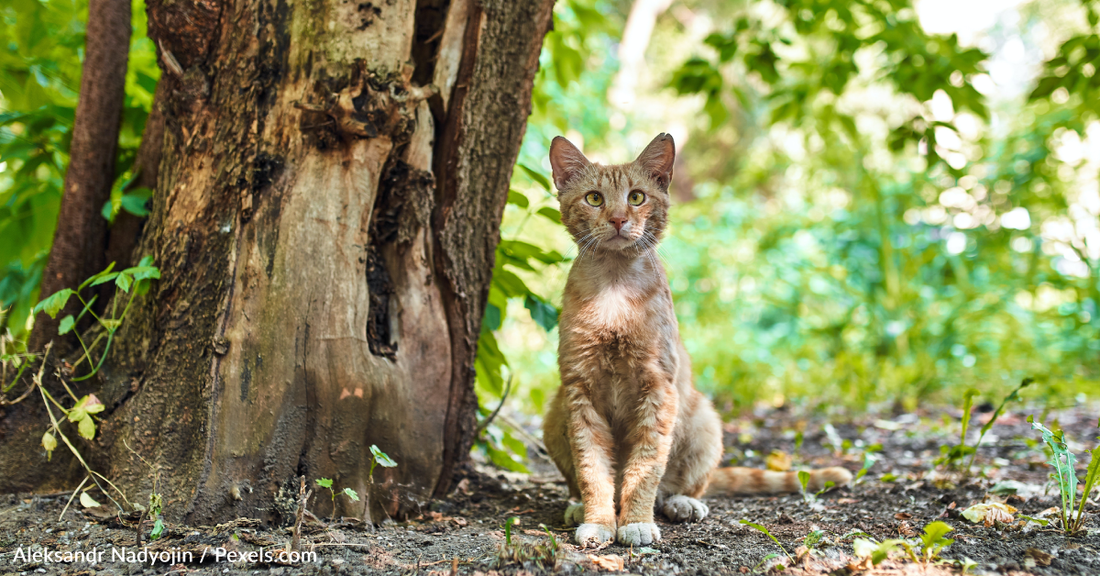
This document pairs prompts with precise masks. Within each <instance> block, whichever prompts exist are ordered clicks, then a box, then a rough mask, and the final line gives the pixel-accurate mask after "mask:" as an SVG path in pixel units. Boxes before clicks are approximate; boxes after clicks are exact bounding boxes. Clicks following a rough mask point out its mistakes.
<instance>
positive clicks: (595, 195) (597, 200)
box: [584, 192, 603, 208]
mask: <svg viewBox="0 0 1100 576" xmlns="http://www.w3.org/2000/svg"><path fill="white" fill-rule="evenodd" d="M584 201H585V202H588V204H589V205H591V206H596V207H597V208H598V207H600V206H603V196H601V195H600V193H599V192H589V193H588V194H585V195H584Z"/></svg>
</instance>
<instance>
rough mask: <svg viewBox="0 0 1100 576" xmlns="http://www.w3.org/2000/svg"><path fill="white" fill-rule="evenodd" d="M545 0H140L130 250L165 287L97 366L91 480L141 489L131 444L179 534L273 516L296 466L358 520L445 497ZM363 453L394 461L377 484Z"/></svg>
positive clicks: (469, 398)
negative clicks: (152, 133)
mask: <svg viewBox="0 0 1100 576" xmlns="http://www.w3.org/2000/svg"><path fill="white" fill-rule="evenodd" d="M551 4H552V2H551V0H530V1H523V2H514V1H510V0H485V1H483V2H476V1H474V0H454V1H452V2H445V1H441V0H420V1H419V2H414V1H413V0H381V1H379V2H374V3H372V2H347V1H346V0H316V1H314V2H312V3H308V4H295V5H289V4H287V3H285V2H283V0H234V1H228V0H226V1H221V0H199V1H197V2H183V3H180V2H171V3H169V2H165V3H151V4H150V7H149V23H150V36H151V37H152V38H154V39H155V41H156V42H157V46H158V48H159V52H160V56H161V59H162V63H163V68H164V72H165V74H164V76H163V77H162V80H161V82H162V83H167V84H166V88H165V89H166V90H167V91H168V93H169V97H168V98H167V99H166V103H165V105H166V108H165V110H166V114H165V118H166V127H165V133H164V148H163V154H164V156H163V158H162V160H161V162H160V168H161V170H160V174H159V177H158V179H157V188H156V192H155V194H154V196H153V205H152V212H151V214H150V217H149V221H148V223H147V224H146V228H145V233H144V234H143V237H142V240H141V244H140V246H139V247H138V250H137V252H136V254H151V255H153V256H154V258H155V260H156V265H157V266H159V267H160V268H161V270H162V278H161V280H160V281H159V282H157V283H156V284H155V285H154V287H153V289H152V291H151V292H150V293H149V295H148V296H146V297H145V298H143V299H141V300H140V302H138V303H137V304H135V308H134V309H133V310H132V312H131V316H130V317H129V318H127V320H126V322H125V324H124V326H123V328H122V330H121V331H120V332H119V334H118V336H116V343H117V344H116V347H115V349H113V350H112V353H111V356H110V357H109V360H108V363H107V366H106V367H105V369H104V370H103V371H102V373H101V376H100V378H99V380H100V383H99V388H98V389H97V393H98V394H99V397H100V398H101V399H102V400H103V402H104V403H105V404H106V405H107V407H108V408H107V410H106V411H105V412H104V413H103V416H104V418H103V419H102V426H101V433H100V437H99V438H98V439H97V443H96V447H95V448H96V449H95V457H94V458H93V461H94V466H98V467H101V468H102V469H106V470H108V471H109V476H110V477H111V478H112V479H113V480H114V481H115V482H116V483H120V482H121V485H123V486H126V487H129V488H130V489H131V490H134V489H136V488H138V487H141V490H142V492H139V493H143V491H144V490H147V489H148V487H149V485H150V479H149V476H150V470H148V469H147V468H145V466H144V465H143V464H142V463H141V462H140V461H139V460H138V458H136V457H135V456H134V455H133V454H132V453H130V451H129V448H127V446H129V447H130V448H133V449H134V450H135V451H136V452H137V453H138V454H141V455H142V457H143V458H145V459H146V460H147V461H150V462H152V463H154V465H155V466H157V467H158V468H159V469H160V472H161V475H160V478H161V480H160V489H161V490H162V491H163V493H164V494H165V500H166V501H173V502H174V504H173V505H172V506H171V507H169V508H168V509H167V510H166V513H167V514H168V515H170V516H172V517H175V518H181V517H183V518H186V519H187V520H189V521H192V522H210V521H216V520H222V519H225V518H232V517H236V516H239V515H247V516H257V517H261V518H265V519H276V518H278V517H280V516H281V515H284V514H285V513H286V512H287V511H286V510H285V509H280V507H279V506H280V505H279V503H280V502H283V503H287V504H288V505H289V506H293V505H294V504H293V495H294V494H296V490H297V488H296V487H297V484H296V483H293V486H294V490H293V492H291V491H287V492H286V494H285V496H287V498H281V497H280V492H281V490H282V489H283V488H284V487H286V486H288V483H291V482H293V479H294V478H296V477H297V476H299V475H304V476H306V477H307V478H308V479H309V480H310V481H311V482H312V480H313V479H315V478H320V477H327V478H332V479H334V480H335V485H336V486H337V487H338V488H343V487H350V488H353V489H355V490H357V491H359V493H360V494H368V493H369V494H371V495H372V498H371V499H370V500H371V503H372V510H373V513H372V514H371V516H372V517H373V518H374V519H379V518H382V517H384V515H390V516H395V515H400V514H402V513H403V512H404V511H407V510H409V509H415V508H416V507H417V506H418V505H419V504H420V503H422V502H423V501H424V500H425V499H426V498H428V497H430V495H431V494H432V493H433V492H435V493H441V492H443V491H445V490H446V489H447V487H448V486H449V483H450V480H451V473H452V471H453V469H454V467H455V465H456V464H457V463H458V462H460V461H461V460H462V459H464V458H465V456H466V454H467V453H468V451H469V447H470V444H471V442H472V440H473V438H472V434H473V431H474V412H475V408H476V398H475V396H474V394H473V382H474V378H473V377H474V373H473V365H474V357H475V354H476V342H477V336H478V333H479V331H480V325H481V317H482V313H483V310H484V305H485V300H486V298H487V294H488V286H489V278H490V274H491V271H492V267H493V254H494V252H495V248H496V244H497V242H498V241H499V224H500V217H501V214H502V212H503V209H504V204H505V200H506V197H507V190H508V181H509V178H510V175H511V170H512V166H513V164H514V162H515V159H516V155H517V153H518V149H519V144H520V141H521V139H522V135H523V131H524V128H525V124H526V118H527V116H528V114H529V112H530V96H531V86H532V83H533V79H534V74H535V72H536V69H537V64H538V54H539V49H540V46H541V43H542V38H543V36H544V34H545V33H546V31H547V29H548V27H549V25H550V10H551ZM212 30H213V31H216V32H214V33H212V32H211V31H212ZM39 435H40V432H39ZM372 444H377V445H378V446H379V448H381V449H382V450H383V451H385V452H387V453H388V454H389V455H390V456H391V457H393V458H394V459H395V460H396V461H397V462H398V464H399V465H398V466H397V467H396V468H390V469H382V468H379V469H376V470H375V473H374V484H373V488H371V487H370V482H369V479H368V470H369V468H370V452H369V447H370V446H371V445H372ZM3 452H4V449H3V448H0V464H2V463H3V461H4V455H3ZM21 481H22V482H24V483H30V484H33V478H29V477H24V478H22V479H21ZM15 484H16V483H15V482H11V481H9V482H8V483H7V485H3V483H2V482H0V488H6V489H9V490H10V489H12V488H13V487H16V486H15ZM338 504H339V506H340V509H339V510H338V511H337V513H340V514H345V515H354V516H360V517H362V516H364V515H365V513H366V512H367V510H365V508H364V507H365V505H366V504H365V503H359V504H355V503H353V502H350V501H347V500H346V499H338ZM325 505H326V504H325V503H324V502H323V501H316V502H315V506H316V507H318V508H320V509H319V510H315V512H320V513H324V514H328V513H330V512H331V510H326V509H325Z"/></svg>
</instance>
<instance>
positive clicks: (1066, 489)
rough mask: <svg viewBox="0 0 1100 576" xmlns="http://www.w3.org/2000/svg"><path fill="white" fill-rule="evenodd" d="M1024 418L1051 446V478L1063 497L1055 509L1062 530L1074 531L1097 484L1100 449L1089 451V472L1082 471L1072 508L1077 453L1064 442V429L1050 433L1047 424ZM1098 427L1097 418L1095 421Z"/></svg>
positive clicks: (1029, 417) (1099, 425)
mask: <svg viewBox="0 0 1100 576" xmlns="http://www.w3.org/2000/svg"><path fill="white" fill-rule="evenodd" d="M1027 421H1028V422H1030V423H1031V427H1032V428H1033V429H1035V430H1038V431H1039V432H1040V433H1041V434H1042V436H1043V442H1046V444H1047V446H1048V447H1049V448H1050V461H1049V464H1050V465H1051V466H1052V467H1054V472H1053V473H1051V475H1050V476H1051V478H1054V479H1055V480H1057V482H1058V491H1059V493H1060V494H1061V496H1062V506H1061V507H1060V508H1059V509H1058V513H1059V519H1060V520H1061V521H1062V530H1063V531H1064V532H1065V533H1066V534H1074V533H1076V532H1078V531H1079V530H1081V528H1082V527H1083V526H1084V524H1085V502H1087V501H1088V498H1089V495H1090V494H1092V489H1093V487H1094V486H1096V482H1097V477H1098V476H1100V449H1093V450H1092V452H1091V453H1090V454H1091V455H1092V459H1091V461H1090V462H1089V467H1088V471H1087V472H1085V491H1084V493H1083V494H1081V502H1080V505H1079V506H1077V510H1076V511H1074V501H1075V499H1076V498H1077V471H1076V470H1075V467H1076V465H1077V456H1075V455H1074V454H1073V452H1070V451H1069V447H1068V446H1067V445H1066V437H1065V432H1063V431H1061V430H1059V431H1058V432H1052V431H1051V430H1050V429H1049V428H1047V427H1046V426H1043V425H1042V424H1040V423H1039V422H1036V421H1035V418H1034V417H1033V416H1028V417H1027ZM1096 425H1097V427H1098V428H1100V421H1097V423H1096Z"/></svg>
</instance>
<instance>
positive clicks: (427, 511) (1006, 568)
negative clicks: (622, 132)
mask: <svg viewBox="0 0 1100 576" xmlns="http://www.w3.org/2000/svg"><path fill="white" fill-rule="evenodd" d="M985 408H986V409H987V410H988V408H990V407H985ZM1029 413H1032V412H1031V411H1023V410H1022V411H1017V412H1013V413H1008V414H1005V415H1002V417H1001V418H1000V419H999V421H998V422H997V424H996V425H995V426H994V427H993V428H992V429H991V431H990V432H989V434H988V435H987V437H986V440H985V442H983V445H982V446H981V447H980V449H979V456H978V461H977V464H976V465H975V466H974V468H973V470H972V472H971V474H970V476H967V477H963V476H959V475H953V474H950V473H945V472H943V471H938V472H933V470H934V469H935V466H934V464H933V461H934V460H935V459H936V458H937V457H939V455H940V447H941V446H943V445H950V444H954V443H955V442H956V441H957V434H958V430H959V422H958V420H959V417H960V414H959V413H958V411H957V410H955V411H952V410H950V409H948V410H939V411H928V412H922V413H921V414H920V417H918V416H916V415H907V414H898V415H893V414H885V415H879V416H861V417H858V418H855V419H851V420H849V421H848V422H846V423H844V424H839V423H837V422H838V418H837V417H835V416H834V417H831V418H825V417H823V416H821V415H811V414H796V413H793V412H792V411H788V410H770V411H763V412H758V413H757V414H755V415H753V416H752V417H750V418H743V419H741V420H739V421H738V422H737V423H734V424H730V425H728V426H727V430H726V431H727V434H726V441H727V456H728V457H729V458H730V459H734V460H736V461H737V463H738V464H740V465H749V466H763V465H764V461H765V457H766V456H767V455H768V454H769V453H770V452H772V451H773V450H778V451H782V452H785V453H787V454H789V455H792V456H793V460H794V466H795V468H796V469H797V468H800V467H809V466H813V467H817V466H825V465H843V466H846V467H848V468H849V469H851V470H852V471H856V470H858V469H859V468H860V467H861V466H862V465H863V462H864V452H865V449H866V448H867V447H868V446H872V445H875V444H879V445H881V446H882V449H881V452H879V453H878V454H879V456H880V458H879V460H878V462H877V463H875V464H874V466H873V467H871V469H870V472H869V473H868V474H867V475H866V476H864V477H863V478H862V479H861V480H860V481H859V482H858V483H855V484H854V485H852V486H849V487H842V488H838V489H834V490H832V491H830V492H828V493H825V494H822V495H820V496H819V497H818V500H817V502H816V503H812V502H807V501H806V500H805V499H804V498H803V496H802V495H799V494H791V495H783V496H771V497H752V498H739V497H710V498H708V499H707V503H708V504H709V505H710V507H711V514H710V516H708V517H707V518H706V519H705V520H704V521H703V522H702V523H699V524H693V525H671V524H668V523H661V524H660V527H661V531H662V535H663V539H662V541H661V542H660V543H659V544H657V545H654V546H653V547H651V548H648V549H636V550H631V549H627V548H623V547H620V546H617V545H612V546H609V547H606V548H604V549H600V550H577V549H576V548H575V547H573V546H572V545H571V531H570V530H569V529H568V528H566V527H565V526H563V525H562V513H563V511H564V509H565V505H566V496H567V495H566V490H565V487H564V485H563V484H562V483H561V482H560V477H558V476H557V472H556V471H555V470H554V469H553V466H552V465H550V464H549V463H548V462H546V461H545V459H544V458H543V457H542V456H541V455H540V454H539V453H538V449H537V448H535V447H532V449H531V454H530V456H531V465H532V474H531V475H519V474H513V473H507V472H502V471H499V470H496V469H494V468H491V467H489V466H485V465H478V464H475V465H473V466H471V467H469V468H468V469H467V470H466V471H465V472H464V473H463V478H462V479H461V481H460V482H458V484H457V487H456V489H455V490H454V492H453V493H452V494H451V495H450V497H448V498H447V499H446V500H440V501H434V502H426V503H424V504H423V505H422V509H421V512H420V513H419V514H417V515H414V516H411V517H410V518H409V519H408V520H406V521H402V522H394V521H387V522H386V523H385V524H384V525H383V526H381V527H379V528H377V529H376V530H373V531H372V530H368V529H367V527H365V526H364V525H363V524H362V523H361V522H359V521H357V520H351V519H344V520H342V521H339V522H334V523H325V522H322V521H316V520H314V521H310V522H307V523H306V524H305V527H304V529H303V535H302V550H303V551H306V552H311V551H312V552H316V555H317V556H316V558H315V559H314V560H313V561H308V562H301V561H298V562H295V561H294V559H290V558H286V557H280V556H279V551H281V550H284V549H286V548H287V546H288V544H289V542H290V539H291V534H290V530H289V529H288V528H286V527H282V526H262V525H261V524H260V523H259V521H256V520H250V519H239V520H237V521H234V522H230V523H228V524H224V525H220V526H216V527H210V526H178V525H169V526H168V527H167V530H166V533H165V536H164V537H162V538H160V539H159V540H157V541H155V542H153V543H148V539H147V537H146V545H147V546H148V548H147V551H149V552H161V553H165V552H167V553H173V552H174V553H175V556H174V557H172V558H170V559H169V561H168V562H152V563H150V562H148V561H146V562H144V563H142V562H139V561H137V559H135V560H134V561H127V560H117V559H112V553H113V552H118V551H119V550H120V549H122V548H123V547H125V548H126V551H125V552H124V554H127V555H128V554H132V553H135V552H138V551H140V550H141V549H138V548H135V544H136V532H135V530H134V528H133V526H132V525H130V526H128V525H127V523H128V522H127V521H126V520H125V519H123V520H121V521H120V520H119V519H118V518H109V519H101V518H97V517H95V516H94V515H92V514H90V513H88V512H86V511H84V510H81V509H80V508H81V507H80V506H79V505H78V504H77V503H75V502H74V504H73V506H71V507H70V508H69V510H68V511H67V512H66V513H65V516H64V519H63V520H61V521H58V515H59V514H60V512H61V510H62V508H63V507H64V506H65V503H66V501H67V500H68V498H69V494H68V493H66V494H53V495H31V494H23V495H7V496H0V574H166V573H168V574H174V575H176V574H179V575H182V574H192V573H193V574H245V573H249V574H262V575H269V576H279V575H284V574H394V575H396V574H402V575H404V574H433V573H434V574H452V573H457V574H539V573H550V572H553V573H567V574H568V573H580V572H586V571H608V572H615V571H618V570H616V568H618V566H619V564H618V563H619V562H620V561H621V562H622V564H621V566H622V569H621V570H622V572H624V573H633V574H699V575H711V574H742V573H749V572H771V573H776V572H777V571H778V570H779V567H778V566H777V564H779V563H782V564H785V565H787V568H786V569H785V570H784V571H785V572H786V573H790V574H952V573H955V574H957V573H960V572H961V565H962V563H963V561H964V559H969V560H970V561H972V562H974V563H976V565H975V566H972V567H970V568H969V573H972V574H1011V575H1021V574H1036V575H1063V574H1064V575H1075V574H1081V575H1089V576H1096V575H1100V506H1098V505H1097V503H1096V501H1095V496H1094V500H1093V501H1092V502H1090V504H1089V505H1088V506H1087V507H1086V522H1085V526H1086V528H1085V530H1083V531H1081V532H1080V533H1078V534H1076V535H1074V536H1066V535H1064V534H1062V533H1061V532H1060V531H1058V530H1056V529H1055V528H1054V524H1057V521H1055V522H1053V523H1052V524H1051V525H1048V526H1046V527H1040V526H1038V525H1037V524H1034V523H1031V524H1027V525H1026V526H1023V527H1022V526H1021V522H1020V520H1019V517H1018V516H1017V518H1016V522H1015V523H1010V524H1004V523H996V524H994V525H993V526H989V527H987V526H985V525H983V524H973V523H971V522H970V521H968V520H966V519H965V518H963V517H962V515H961V512H962V511H963V510H964V509H965V508H967V507H968V506H971V505H972V504H976V503H980V502H983V501H984V500H985V499H987V498H989V497H991V496H990V494H989V491H990V489H991V488H992V487H993V486H994V485H995V484H996V483H997V482H1001V481H1005V480H1012V481H1016V482H1019V483H1021V484H1022V486H1019V487H1018V492H1017V494H1015V495H1008V494H1002V495H1000V496H992V497H996V498H998V499H1000V500H1002V501H1006V502H1007V503H1008V504H1010V505H1011V506H1014V507H1015V508H1017V509H1018V510H1019V514H1022V515H1027V516H1032V517H1043V518H1045V519H1048V520H1051V519H1053V518H1054V516H1051V515H1050V509H1051V508H1052V507H1055V506H1058V505H1060V498H1059V496H1058V491H1057V488H1056V487H1055V486H1053V485H1052V484H1051V483H1050V481H1049V478H1048V475H1049V472H1050V468H1049V466H1048V465H1047V464H1046V459H1047V457H1046V455H1045V454H1044V453H1043V449H1042V446H1041V445H1040V444H1037V443H1036V441H1037V440H1038V439H1039V436H1038V434H1036V433H1034V432H1033V431H1032V430H1031V429H1030V425H1029V424H1027V422H1025V421H1024V417H1025V415H1026V414H1029ZM1097 413H1098V410H1097V409H1096V408H1095V407H1081V406H1079V407H1075V408H1071V409H1065V410H1060V411H1052V412H1050V413H1047V414H1044V415H1042V418H1043V420H1044V421H1045V422H1047V423H1051V422H1054V421H1055V420H1057V422H1058V424H1059V425H1060V426H1061V427H1062V428H1063V429H1064V430H1065V431H1066V436H1067V438H1068V439H1069V440H1070V441H1071V443H1070V447H1071V448H1072V449H1074V451H1075V452H1076V453H1077V454H1078V458H1079V462H1078V472H1079V474H1078V475H1079V476H1080V477H1083V476H1084V470H1085V468H1086V466H1087V464H1088V454H1087V453H1085V451H1084V450H1085V449H1086V448H1092V447H1094V446H1095V445H1096V436H1097V434H1098V433H1100V430H1097V428H1096V419H1097ZM1035 414H1036V416H1037V417H1039V416H1040V415H1041V414H1040V412H1039V411H1035ZM989 416H990V414H989V412H988V411H986V412H984V413H982V412H979V413H978V414H976V416H975V418H974V421H973V423H972V425H971V429H972V435H971V440H970V441H971V442H973V441H974V440H975V439H976V436H977V429H978V428H980V426H981V424H982V423H983V422H985V421H988V419H989ZM830 421H831V422H832V423H833V427H832V433H831V434H829V433H826V429H827V427H826V423H828V422H830ZM796 430H804V436H803V441H802V442H801V445H800V446H797V443H796V438H797V433H796ZM837 444H839V445H837ZM796 447H797V450H796ZM1094 494H1095V493H1094ZM314 498H315V499H316V498H317V496H314ZM314 501H315V502H316V500H314ZM510 517H515V518H517V519H518V522H519V523H518V525H516V526H515V527H513V528H512V530H511V532H512V540H513V543H512V546H511V547H508V546H505V545H504V544H505V533H504V529H503V525H504V523H505V520H506V519H507V518H510ZM741 520H748V521H750V522H753V523H757V524H761V525H763V526H765V527H767V529H768V530H769V531H770V532H771V534H772V535H773V536H775V538H776V539H778V541H779V543H780V544H782V548H783V550H781V549H780V547H779V546H778V545H777V544H776V543H775V542H773V541H772V540H771V539H769V538H768V537H767V536H766V535H765V534H763V533H761V532H759V531H757V530H755V529H753V528H751V527H749V526H746V525H744V524H742V523H741ZM936 520H941V521H944V522H946V523H947V524H949V525H950V526H952V527H953V528H954V530H953V531H952V532H951V533H949V534H948V537H950V538H952V539H954V543H953V544H951V545H950V546H949V547H947V548H946V549H944V550H943V552H942V553H941V555H940V556H941V558H940V560H939V561H936V562H931V563H915V562H913V561H911V560H908V559H907V558H906V557H905V556H904V555H903V554H895V555H894V556H893V557H892V558H891V559H889V560H886V561H883V562H882V563H880V564H878V565H876V566H871V565H870V563H868V562H866V561H863V562H861V561H860V560H858V559H856V558H855V557H854V552H853V540H854V539H855V538H868V537H873V538H875V539H877V540H879V541H881V540H885V539H892V538H907V539H909V540H911V541H912V540H913V539H915V538H916V537H917V536H919V534H920V533H921V531H922V529H923V527H924V526H926V525H927V524H929V523H931V522H933V521H936ZM541 526H545V527H546V528H547V529H548V530H549V532H550V533H552V534H553V535H554V541H556V543H557V551H556V553H552V552H551V550H552V548H553V546H554V544H553V542H552V541H551V538H550V537H549V536H548V535H547V532H546V531H545V530H544V529H543V528H542V527H541ZM145 530H146V532H148V526H146V528H145ZM816 530H821V531H823V532H824V533H825V537H824V538H823V539H822V541H821V542H819V543H818V544H817V545H816V546H813V547H812V550H810V551H807V550H806V549H805V548H804V547H803V544H804V541H805V538H806V537H807V536H808V535H809V534H811V533H812V532H814V531H816ZM868 535H869V536H868ZM219 548H221V549H223V553H224V554H228V553H229V552H235V553H247V552H250V551H254V552H257V554H256V555H255V556H253V557H251V558H245V559H244V560H238V561H236V562H230V561H229V558H228V556H225V555H223V556H221V557H219V556H217V552H218V549H219ZM502 549H503V550H504V553H503V554H502V552H501V551H502ZM44 550H49V551H50V552H51V554H52V556H51V558H50V560H49V561H47V560H45V559H44V558H41V557H40V558H39V559H38V560H35V558H34V557H33V556H32V555H33V554H34V553H35V552H39V553H41V552H42V551H44ZM87 550H99V551H102V552H103V557H102V560H100V559H99V558H96V559H95V560H94V561H86V560H77V561H73V562H66V561H64V560H65V559H66V558H65V557H64V556H61V561H58V557H57V556H58V554H62V555H63V554H64V553H65V552H76V551H87ZM185 552H190V553H191V557H190V558H187V557H186V555H185V554H184V553H185ZM261 552H262V553H263V554H270V556H267V557H265V556H263V555H261V554H260V553H261ZM787 554H789V555H790V556H789V557H788V556H787ZM179 560H183V561H179Z"/></svg>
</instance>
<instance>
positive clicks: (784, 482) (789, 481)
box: [707, 467, 852, 495]
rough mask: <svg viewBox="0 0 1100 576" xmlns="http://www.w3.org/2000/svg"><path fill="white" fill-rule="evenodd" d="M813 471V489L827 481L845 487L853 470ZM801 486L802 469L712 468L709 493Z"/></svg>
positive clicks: (772, 490)
mask: <svg viewBox="0 0 1100 576" xmlns="http://www.w3.org/2000/svg"><path fill="white" fill-rule="evenodd" d="M809 473H810V481H809V482H808V483H807V485H806V490H807V491H809V492H817V491H819V490H821V489H823V488H825V483H826V482H832V483H833V485H834V486H842V485H844V484H847V483H848V482H850V481H851V480H852V473H851V472H849V471H847V470H845V469H844V468H840V467H833V468H821V469H818V470H809ZM801 489H802V484H800V483H799V481H798V472H773V471H771V470H760V469H757V468H740V467H727V468H715V469H714V470H711V472H710V483H709V484H708V485H707V494H708V495H709V494H779V493H782V492H798V491H799V490H801Z"/></svg>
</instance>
